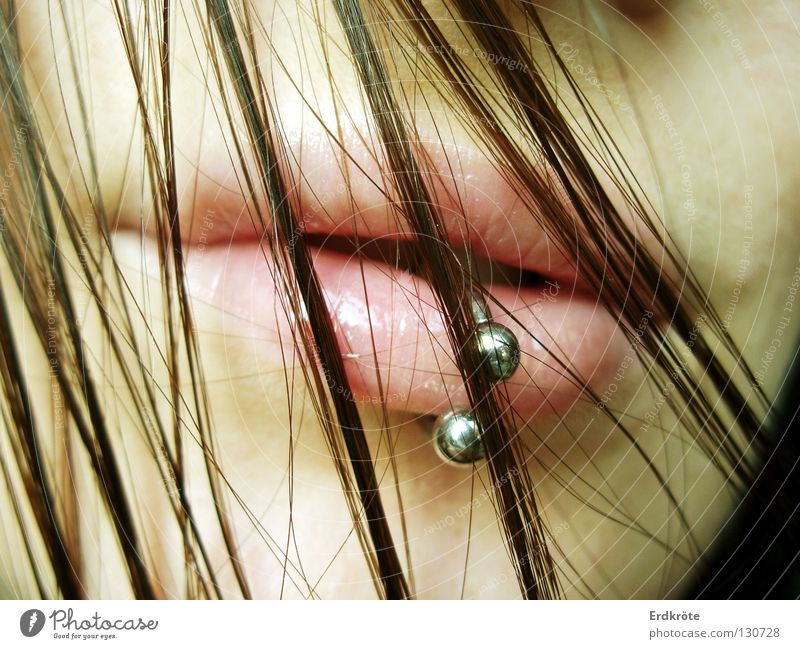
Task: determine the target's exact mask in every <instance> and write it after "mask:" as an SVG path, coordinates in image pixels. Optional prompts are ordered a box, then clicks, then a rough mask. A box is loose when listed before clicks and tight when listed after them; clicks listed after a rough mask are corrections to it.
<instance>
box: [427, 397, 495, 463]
mask: <svg viewBox="0 0 800 649" xmlns="http://www.w3.org/2000/svg"><path fill="white" fill-rule="evenodd" d="M433 443H434V447H435V448H436V452H437V453H438V454H439V457H440V458H442V459H443V460H444V461H445V462H453V463H455V464H473V463H474V462H477V461H478V460H481V459H483V457H484V456H485V455H486V449H485V447H484V445H483V440H482V439H481V431H480V428H479V426H478V422H476V421H475V418H474V417H473V416H472V414H471V413H470V412H469V410H454V411H451V412H447V413H445V414H443V415H441V416H440V417H439V418H438V419H437V420H436V423H435V424H434V426H433Z"/></svg>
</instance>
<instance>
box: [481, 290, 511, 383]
mask: <svg viewBox="0 0 800 649" xmlns="http://www.w3.org/2000/svg"><path fill="white" fill-rule="evenodd" d="M472 315H473V317H474V318H475V322H476V323H477V328H476V330H475V336H476V338H477V343H478V349H479V350H480V351H481V353H482V354H483V356H484V358H485V359H486V360H485V362H486V363H487V365H488V368H489V371H490V372H491V374H492V378H494V380H495V381H505V380H507V379H509V378H511V376H512V375H513V374H514V372H515V371H516V370H517V367H519V361H520V351H519V341H518V340H517V337H516V336H515V335H514V332H513V331H511V329H509V328H508V327H505V326H503V325H501V324H497V323H496V322H492V321H491V317H490V315H489V306H488V305H487V304H486V300H485V299H484V297H483V295H481V294H480V293H475V294H473V297H472Z"/></svg>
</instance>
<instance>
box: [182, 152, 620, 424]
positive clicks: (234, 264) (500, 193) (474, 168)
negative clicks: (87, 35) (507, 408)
mask: <svg viewBox="0 0 800 649" xmlns="http://www.w3.org/2000/svg"><path fill="white" fill-rule="evenodd" d="M309 151H310V153H307V154H306V156H305V158H303V160H304V171H303V172H304V177H305V179H306V181H305V182H304V184H303V186H302V187H301V188H299V189H298V190H297V191H296V192H295V195H296V197H297V198H298V204H300V205H302V209H301V211H300V213H301V217H302V219H303V224H302V225H303V229H304V231H305V232H308V233H327V234H330V233H335V234H337V235H340V234H353V233H358V235H359V236H360V237H362V238H367V237H387V236H388V237H404V236H406V234H407V233H406V232H405V230H404V227H403V225H402V224H401V223H399V222H398V220H397V217H396V216H395V215H394V214H395V213H394V212H393V211H392V210H391V209H390V206H389V205H388V204H387V200H386V197H385V195H384V194H383V193H382V191H381V190H380V189H379V188H378V187H377V185H376V183H374V182H373V181H372V180H370V178H375V177H380V175H379V173H378V172H379V170H378V169H377V167H376V166H375V164H374V163H372V162H370V160H369V159H367V158H365V159H364V160H361V161H359V165H358V168H357V169H353V170H351V178H350V185H349V187H348V192H347V193H346V192H344V191H343V190H342V185H340V184H337V182H333V181H332V179H333V180H334V181H335V179H336V178H340V176H338V175H337V174H333V175H331V169H338V167H337V166H336V160H335V159H334V158H333V153H332V152H330V151H329V152H325V150H324V148H323V147H320V148H319V150H317V149H315V147H310V149H309ZM431 159H432V161H433V163H434V166H435V168H438V169H448V173H447V174H442V175H441V176H440V177H437V178H435V179H432V180H431V184H432V185H433V186H434V188H435V197H436V200H437V201H438V202H439V208H440V209H441V211H442V213H443V215H444V218H445V220H446V224H447V227H448V236H449V237H450V239H451V241H452V242H454V243H455V244H460V243H469V244H470V245H471V246H472V247H473V249H474V250H475V252H476V253H477V254H480V255H484V256H487V257H490V258H492V259H494V260H495V261H499V262H502V263H505V264H509V265H513V266H517V267H519V268H522V269H525V270H530V271H532V272H535V273H537V274H538V275H540V276H541V277H542V278H543V279H542V281H541V282H540V283H538V284H535V285H532V286H524V287H519V288H514V287H510V286H507V285H491V286H487V289H488V290H489V292H490V293H491V295H492V296H493V298H494V299H496V300H497V301H498V303H499V304H500V305H502V306H503V307H504V308H505V309H507V310H508V311H509V312H510V313H511V314H513V316H514V317H513V318H510V317H508V316H506V315H498V314H499V313H500V311H501V310H500V309H499V308H497V307H495V308H494V309H493V312H494V314H495V316H496V318H495V319H496V320H497V321H499V322H501V323H503V324H505V325H506V326H508V327H509V328H511V329H512V330H513V331H514V333H515V334H516V335H517V338H518V339H519V341H520V345H521V351H522V362H521V365H520V367H519V369H518V370H517V372H516V373H515V375H514V376H513V377H512V378H511V379H509V380H508V381H507V382H506V384H505V385H506V387H507V396H508V399H509V402H510V403H511V405H512V407H513V408H514V410H515V411H516V412H517V413H518V414H519V415H520V416H522V417H526V418H527V417H531V416H533V415H536V414H538V413H552V412H555V413H556V414H561V413H562V412H564V411H566V410H567V409H568V408H569V407H570V406H571V405H572V404H573V403H574V402H575V401H576V400H578V399H579V398H580V397H581V395H582V394H583V389H582V387H581V385H580V382H576V381H575V379H574V378H571V377H570V376H569V375H568V374H567V372H566V371H565V370H564V367H567V368H569V370H570V372H571V373H572V375H573V376H578V377H581V378H582V379H585V380H586V381H588V383H589V385H592V386H597V385H598V384H599V383H602V382H603V381H607V380H608V379H609V378H610V376H611V375H612V374H613V372H614V371H615V369H616V368H617V367H618V365H619V362H620V361H621V360H622V358H623V357H624V354H625V353H626V352H627V349H628V343H627V341H626V339H625V337H624V336H623V335H622V333H621V332H620V331H619V330H618V328H617V326H616V320H615V318H614V317H613V316H611V315H610V314H609V313H607V312H606V311H605V310H604V309H603V308H602V307H600V306H599V305H598V301H597V298H596V296H594V295H592V294H591V293H590V292H589V291H588V290H586V288H585V287H584V286H583V285H582V283H581V282H580V279H579V277H578V275H577V273H576V270H575V268H574V265H573V264H572V263H571V262H570V261H569V260H568V259H566V258H565V257H563V256H562V255H560V254H559V253H558V252H557V250H556V248H555V246H553V245H552V244H551V243H550V242H549V241H548V238H547V236H545V234H544V232H543V230H542V229H541V227H539V226H538V225H537V223H536V221H535V219H534V218H533V217H532V216H531V214H530V212H529V211H528V209H527V208H526V206H525V205H523V204H522V202H521V201H520V200H519V199H518V195H517V193H516V192H515V191H514V190H513V189H512V188H511V187H510V186H509V185H508V184H507V183H506V182H505V181H504V180H503V179H502V178H501V177H500V176H499V175H498V173H497V172H496V171H495V169H494V168H493V167H492V166H491V165H490V164H489V162H488V161H486V160H485V159H483V158H482V157H481V156H472V157H470V159H469V160H467V162H466V163H465V165H463V166H462V165H459V166H454V165H452V164H448V163H449V162H450V161H449V160H448V159H447V158H445V157H444V155H443V154H442V155H441V156H438V157H437V155H436V154H435V153H434V154H432V155H431ZM459 160H461V159H459ZM309 169H310V170H311V171H309ZM315 170H316V173H315ZM293 171H294V177H299V175H298V173H299V170H293ZM337 173H338V172H337ZM205 179H206V180H205V187H206V188H207V189H209V188H211V187H212V186H214V187H217V188H219V187H220V186H221V184H222V183H221V180H222V179H221V178H217V179H216V180H218V181H220V182H219V183H214V182H213V181H214V180H215V179H213V178H212V177H211V176H209V175H208V173H207V172H206V176H205ZM201 185H203V183H202V182H201ZM311 186H313V187H314V191H311V190H310V189H309V187H311ZM326 187H327V188H329V189H328V190H327V191H326V189H325V188H326ZM456 197H458V198H456ZM243 211H244V210H243V204H242V198H241V196H240V195H239V194H237V193H236V192H226V191H224V190H219V189H217V192H216V193H215V194H214V195H213V196H211V195H210V194H209V193H208V192H207V191H205V192H204V191H203V189H201V190H200V191H199V193H198V195H197V200H194V199H192V200H191V202H186V203H185V204H184V205H182V206H181V212H182V214H188V215H189V216H188V217H186V218H185V219H184V222H183V223H182V230H183V232H184V233H185V235H186V236H187V240H188V243H189V244H190V245H189V246H188V250H187V256H186V263H187V276H188V281H189V290H190V294H191V295H192V296H193V298H194V299H195V300H198V301H200V302H205V303H208V304H210V305H212V306H214V307H215V308H217V309H219V310H220V311H221V312H222V313H223V314H225V316H226V317H225V319H224V323H223V324H224V327H225V330H226V332H230V333H232V334H235V335H238V336H241V335H242V334H243V331H244V329H243V327H245V328H246V329H247V331H248V333H247V334H246V335H249V336H252V337H253V338H254V339H255V340H258V341H260V342H263V350H264V351H267V350H271V351H272V352H274V354H275V357H276V359H279V362H280V363H283V362H285V359H287V358H288V359H291V358H293V357H294V356H293V354H292V350H293V342H292V341H293V338H292V334H291V323H290V320H291V318H289V317H288V316H287V315H286V309H285V307H284V305H283V302H282V299H281V295H280V293H279V291H278V290H276V286H275V282H274V277H273V269H272V268H271V267H270V264H269V263H268V261H267V258H268V257H269V254H268V253H267V252H266V251H265V250H264V249H263V248H262V245H261V244H260V243H259V237H258V232H257V230H254V227H253V221H252V219H250V218H249V217H247V216H242V214H243ZM462 215H466V217H465V216H462ZM314 252H315V254H314V265H315V268H316V271H317V274H318V276H319V278H320V281H321V283H322V285H323V289H324V292H325V295H326V299H327V300H328V304H329V308H330V310H331V313H332V316H333V319H334V324H335V327H336V333H337V336H338V340H339V344H340V349H341V352H342V354H343V356H344V359H345V365H346V368H347V373H348V379H349V381H350V390H351V391H352V395H351V396H352V397H353V398H354V399H356V400H357V401H362V402H366V403H374V404H385V406H386V407H387V408H388V409H391V410H403V411H408V412H412V413H425V414H437V413H441V412H444V411H446V410H447V409H449V408H452V407H454V406H460V405H466V394H465V391H464V387H463V385H462V384H461V379H460V375H459V373H458V371H457V368H456V366H455V365H454V363H453V361H452V357H453V353H452V350H451V349H450V347H449V343H448V338H447V335H446V332H445V330H444V325H443V323H442V319H441V315H440V314H439V312H438V310H437V309H436V307H435V304H436V301H435V300H434V297H433V294H432V290H431V287H430V286H428V285H427V284H426V283H425V282H424V281H422V280H421V279H420V278H418V277H415V276H413V275H410V274H408V273H405V272H402V271H398V270H397V269H395V268H392V267H389V266H387V265H385V264H382V263H379V262H376V261H373V260H371V259H365V258H361V257H354V256H348V255H347V254H343V253H340V252H334V251H331V250H327V249H324V248H315V249H314ZM365 287H366V289H365ZM253 327H255V328H253ZM260 342H259V344H260ZM373 345H374V346H373ZM548 350H549V351H548ZM381 386H382V390H381Z"/></svg>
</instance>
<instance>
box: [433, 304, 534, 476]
mask: <svg viewBox="0 0 800 649" xmlns="http://www.w3.org/2000/svg"><path fill="white" fill-rule="evenodd" d="M472 315H473V317H474V318H475V322H476V323H477V328H476V330H475V336H476V342H477V345H478V349H479V350H480V351H481V354H483V356H484V359H485V360H484V362H485V363H486V364H487V368H488V369H489V371H490V373H491V375H492V378H494V380H495V381H505V380H507V379H509V378H510V377H511V376H512V375H513V374H514V372H515V371H516V369H517V367H519V363H520V349H519V341H518V340H517V337H516V336H515V335H514V332H513V331H511V330H510V329H509V328H508V327H505V326H503V325H501V324H497V323H495V322H492V321H491V318H490V315H489V308H488V305H487V304H486V301H485V300H484V298H483V296H482V295H480V294H475V296H474V297H473V300H472ZM433 440H434V446H435V448H436V452H437V453H438V454H439V457H441V458H442V459H443V460H445V461H446V462H453V463H455V464H472V463H474V462H477V461H478V460H481V459H483V457H484V456H485V455H486V449H485V447H484V445H483V440H482V439H481V430H480V426H479V425H478V422H477V421H475V417H473V415H472V413H471V412H470V411H469V410H466V409H459V410H454V411H451V412H448V413H445V414H443V415H441V416H440V417H439V418H438V419H437V420H436V423H435V424H434V428H433Z"/></svg>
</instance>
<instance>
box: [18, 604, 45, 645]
mask: <svg viewBox="0 0 800 649" xmlns="http://www.w3.org/2000/svg"><path fill="white" fill-rule="evenodd" d="M43 628H44V613H42V612H41V611H40V610H39V609H38V608H32V609H30V610H29V611H25V612H24V613H23V614H22V615H21V616H20V618H19V630H20V631H22V635H24V636H26V637H28V638H32V637H33V636H35V635H36V634H37V633H39V631H41V630H42V629H43Z"/></svg>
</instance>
